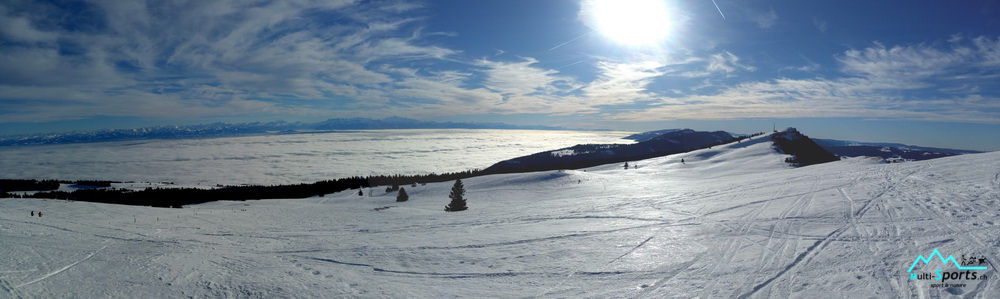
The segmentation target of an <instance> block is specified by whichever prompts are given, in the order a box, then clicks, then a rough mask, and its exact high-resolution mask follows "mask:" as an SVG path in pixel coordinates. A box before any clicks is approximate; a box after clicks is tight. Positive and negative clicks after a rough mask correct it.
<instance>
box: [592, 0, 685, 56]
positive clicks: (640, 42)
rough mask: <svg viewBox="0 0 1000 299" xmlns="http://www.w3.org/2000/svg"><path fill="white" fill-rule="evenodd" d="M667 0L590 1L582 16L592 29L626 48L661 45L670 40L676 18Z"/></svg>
mask: <svg viewBox="0 0 1000 299" xmlns="http://www.w3.org/2000/svg"><path fill="white" fill-rule="evenodd" d="M664 1H665V0H586V1H584V2H583V5H582V7H581V8H582V11H581V14H582V15H583V19H584V20H585V21H586V22H587V23H588V25H590V26H591V28H592V29H594V30H595V31H597V32H598V33H600V34H601V35H604V36H605V37H607V38H609V39H611V40H613V41H615V42H617V43H621V44H624V45H629V46H645V45H652V44H657V43H660V42H662V41H663V40H665V39H666V38H667V37H669V35H670V33H671V31H672V30H673V23H672V22H673V18H672V16H671V11H670V10H669V9H668V8H667V4H666V3H665V2H664Z"/></svg>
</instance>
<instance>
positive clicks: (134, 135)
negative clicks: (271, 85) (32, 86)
mask: <svg viewBox="0 0 1000 299" xmlns="http://www.w3.org/2000/svg"><path fill="white" fill-rule="evenodd" d="M385 129H510V130H568V129H566V128H560V127H549V126H520V125H511V124H504V123H464V122H434V121H421V120H415V119H409V118H402V117H389V118H384V119H370V118H332V119H328V120H325V121H321V122H316V123H303V122H294V123H289V122H284V121H276V122H265V123H262V122H249V123H235V124H231V123H211V124H203V125H190V126H158V127H146V128H134V129H108V130H96V131H75V132H66V133H48V134H33V135H20V136H0V146H12V145H42V144H68V143H87V142H107V141H123V140H139V139H185V138H211V137H228V136H246V135H266V134H296V133H315V132H324V131H335V130H385Z"/></svg>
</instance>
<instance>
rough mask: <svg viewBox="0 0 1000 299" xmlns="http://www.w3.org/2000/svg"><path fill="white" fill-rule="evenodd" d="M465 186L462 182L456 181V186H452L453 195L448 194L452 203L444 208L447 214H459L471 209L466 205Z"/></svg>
mask: <svg viewBox="0 0 1000 299" xmlns="http://www.w3.org/2000/svg"><path fill="white" fill-rule="evenodd" d="M464 196H465V186H464V185H462V180H460V179H459V180H455V185H453V186H451V194H448V198H451V203H449V204H448V205H447V206H445V207H444V210H445V211H447V212H457V211H465V210H466V209H468V208H469V207H468V206H466V205H465V198H463V197H464Z"/></svg>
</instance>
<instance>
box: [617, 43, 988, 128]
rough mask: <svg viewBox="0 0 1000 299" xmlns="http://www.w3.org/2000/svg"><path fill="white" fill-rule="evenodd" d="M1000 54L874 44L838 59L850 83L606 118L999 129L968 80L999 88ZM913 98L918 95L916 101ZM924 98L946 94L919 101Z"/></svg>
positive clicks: (760, 90) (725, 96)
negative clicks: (839, 120) (829, 120)
mask: <svg viewBox="0 0 1000 299" xmlns="http://www.w3.org/2000/svg"><path fill="white" fill-rule="evenodd" d="M997 49H1000V39H997V40H993V39H989V38H984V37H980V38H976V39H973V41H972V42H971V46H969V45H965V46H955V47H952V48H949V49H938V48H934V47H931V46H926V45H916V46H894V47H886V46H884V45H882V44H879V43H876V44H874V45H873V46H872V47H868V48H865V49H861V50H848V51H845V52H844V53H843V54H842V55H839V56H837V60H838V61H839V62H840V64H841V69H842V70H843V71H844V72H845V74H847V76H844V77H839V78H833V79H825V78H816V79H788V78H781V79H774V80H769V81H762V82H746V83H741V84H737V85H734V86H730V87H727V88H724V89H723V90H722V91H720V92H718V93H715V94H705V95H686V96H685V95H682V96H675V97H664V98H663V99H662V102H663V104H662V105H660V106H659V107H655V108H652V109H647V110H644V111H641V112H630V113H628V114H611V115H609V116H608V117H607V118H608V119H610V120H617V121H657V120H663V119H664V118H673V119H735V118H790V117H871V118H905V119H914V120H934V121H958V122H981V123H994V124H996V123H1000V115H998V113H1000V97H998V96H997V95H992V96H986V95H980V94H977V93H978V92H980V90H981V89H980V88H979V85H978V84H971V83H970V82H969V81H970V80H971V81H974V82H978V83H979V84H988V85H991V86H992V87H993V88H995V87H996V86H997V83H996V82H997V81H996V78H995V77H996V76H995V74H996V71H997V70H998V68H1000V65H997V64H996V63H995V62H994V60H993V59H994V58H995V57H997V56H995V55H997V53H998V52H996V50H997ZM722 69H725V68H722ZM959 77H961V78H962V79H961V80H955V78H959ZM932 79H933V80H932ZM907 91H919V92H916V93H915V95H910V94H908V93H906V92H907ZM925 91H926V92H928V93H930V92H936V91H945V93H942V94H937V95H932V94H928V95H921V94H923V93H924V92H925ZM677 103H686V104H684V105H677Z"/></svg>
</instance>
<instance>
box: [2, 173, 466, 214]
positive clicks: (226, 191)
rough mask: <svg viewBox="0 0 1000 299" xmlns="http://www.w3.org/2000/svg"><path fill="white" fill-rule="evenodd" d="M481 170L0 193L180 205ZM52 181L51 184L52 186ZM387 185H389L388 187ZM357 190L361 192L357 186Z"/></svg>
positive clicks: (34, 184)
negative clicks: (304, 181) (202, 186)
mask: <svg viewBox="0 0 1000 299" xmlns="http://www.w3.org/2000/svg"><path fill="white" fill-rule="evenodd" d="M484 174H485V173H484V172H483V171H481V170H478V169H477V170H469V171H462V172H451V173H443V174H434V173H431V174H423V175H376V176H369V177H350V178H342V179H336V180H327V181H320V182H315V183H311V184H296V185H272V186H259V185H250V186H223V187H219V188H215V189H198V188H146V189H143V190H126V189H109V188H97V189H78V190H75V191H73V192H66V191H47V190H55V189H58V187H59V183H60V181H38V180H0V182H8V183H7V184H8V185H9V186H12V187H18V188H11V189H7V188H3V189H2V190H0V197H8V198H54V199H64V200H76V201H87V202H99V203H111V204H123V205H137V206H152V207H165V208H166V207H172V208H180V207H181V206H183V205H189V204H199V203H206V202H211V201H217V200H235V201H243V200H258V199H279V198H307V197H312V196H322V195H324V194H328V193H336V192H340V191H344V190H348V189H359V188H369V187H376V186H397V187H396V189H398V188H399V187H398V186H400V185H412V184H417V183H420V184H426V183H436V182H446V181H452V180H458V179H464V178H470V177H475V176H480V175H484ZM95 182H96V181H95ZM73 183H79V182H73ZM53 184H54V186H55V187H53ZM110 184H111V183H110V182H106V184H104V183H102V185H105V186H103V187H109V186H110ZM8 185H3V186H8ZM80 185H85V184H80ZM88 186H93V185H88ZM389 188H390V189H392V187H389ZM7 191H43V192H37V193H34V194H27V195H20V194H13V193H8V192H7ZM393 191H395V190H393ZM358 194H363V193H361V192H360V190H359V193H358Z"/></svg>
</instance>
